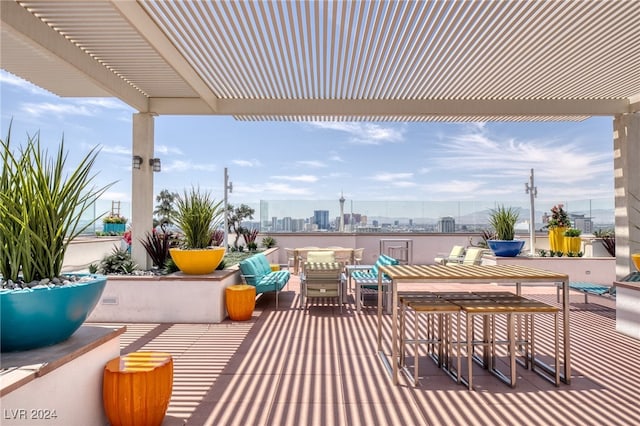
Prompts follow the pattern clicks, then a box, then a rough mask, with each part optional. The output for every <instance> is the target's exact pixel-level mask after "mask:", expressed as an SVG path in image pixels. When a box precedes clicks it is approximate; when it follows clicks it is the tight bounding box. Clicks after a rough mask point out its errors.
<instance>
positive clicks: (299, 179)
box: [271, 175, 318, 183]
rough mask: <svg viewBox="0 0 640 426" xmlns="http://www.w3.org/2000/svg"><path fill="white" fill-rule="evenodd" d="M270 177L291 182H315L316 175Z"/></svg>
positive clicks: (316, 179)
mask: <svg viewBox="0 0 640 426" xmlns="http://www.w3.org/2000/svg"><path fill="white" fill-rule="evenodd" d="M271 179H276V180H288V181H291V182H309V183H313V182H317V181H318V177H317V176H313V175H298V176H271Z"/></svg>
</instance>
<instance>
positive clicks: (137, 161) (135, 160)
mask: <svg viewBox="0 0 640 426" xmlns="http://www.w3.org/2000/svg"><path fill="white" fill-rule="evenodd" d="M140 166H142V157H140V156H139V155H134V156H133V168H134V169H139V168H140Z"/></svg>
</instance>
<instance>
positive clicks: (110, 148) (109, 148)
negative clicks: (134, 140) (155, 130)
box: [100, 145, 131, 155]
mask: <svg viewBox="0 0 640 426" xmlns="http://www.w3.org/2000/svg"><path fill="white" fill-rule="evenodd" d="M100 152H101V153H103V154H117V155H131V148H127V147H125V146H122V145H102V146H101V149H100Z"/></svg>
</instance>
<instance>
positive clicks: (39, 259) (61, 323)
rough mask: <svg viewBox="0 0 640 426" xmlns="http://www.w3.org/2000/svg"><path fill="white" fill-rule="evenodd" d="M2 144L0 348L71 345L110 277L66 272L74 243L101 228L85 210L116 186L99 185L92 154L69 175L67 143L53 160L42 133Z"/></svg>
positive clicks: (93, 154) (8, 139)
mask: <svg viewBox="0 0 640 426" xmlns="http://www.w3.org/2000/svg"><path fill="white" fill-rule="evenodd" d="M10 138H11V130H10V129H9V135H8V136H7V138H6V141H4V140H2V141H0V142H1V144H2V158H1V160H0V161H2V164H3V168H2V173H1V175H0V275H1V277H0V314H1V318H0V324H1V330H0V338H1V342H0V346H1V349H2V351H3V352H8V351H19V350H28V349H35V348H38V347H42V346H49V345H53V344H56V343H59V342H62V341H64V340H66V339H68V338H69V337H70V336H71V335H72V334H73V333H74V332H75V331H76V330H77V329H78V328H79V327H80V326H81V325H82V323H83V322H84V321H85V319H86V318H87V315H88V314H89V313H90V312H91V310H92V309H93V308H94V307H95V305H96V303H97V302H98V300H99V298H100V295H101V294H102V291H103V290H104V287H105V284H106V277H104V276H101V275H93V274H65V275H63V274H62V273H61V272H62V264H63V260H64V256H65V252H66V250H67V247H68V246H69V244H70V243H71V242H72V241H73V240H74V239H75V238H76V237H77V236H78V235H80V234H81V233H83V232H84V231H85V230H86V229H88V228H89V227H90V226H92V225H93V223H95V219H94V220H92V221H86V214H85V213H86V212H87V211H89V210H90V209H92V208H93V203H94V201H95V199H96V198H98V197H99V196H101V195H102V194H103V193H104V192H105V191H106V190H107V189H108V188H109V187H110V186H111V184H110V185H107V186H104V187H101V188H95V187H93V183H94V182H93V180H94V177H95V175H92V174H91V169H92V166H93V164H94V163H95V161H96V157H97V155H98V152H99V151H98V150H97V149H96V148H94V149H92V150H91V151H90V152H89V153H88V154H87V155H86V156H85V157H84V158H83V159H82V160H81V161H80V163H79V164H78V166H77V167H76V168H75V169H72V170H69V168H68V167H67V164H66V160H67V154H66V153H65V151H64V141H63V142H62V143H61V144H60V146H59V149H58V151H57V153H56V154H55V155H51V156H50V155H49V154H48V153H47V151H46V150H43V149H42V148H41V146H40V140H39V134H37V135H36V136H35V137H31V136H29V137H28V140H27V143H26V144H25V146H23V147H21V148H20V149H19V150H18V151H16V152H13V151H12V149H11V146H10Z"/></svg>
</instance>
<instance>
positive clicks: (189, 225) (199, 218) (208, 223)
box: [173, 188, 224, 249]
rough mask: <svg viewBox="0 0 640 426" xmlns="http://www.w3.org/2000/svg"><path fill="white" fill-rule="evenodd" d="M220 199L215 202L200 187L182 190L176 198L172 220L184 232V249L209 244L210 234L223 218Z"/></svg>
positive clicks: (200, 247)
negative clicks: (182, 192)
mask: <svg viewBox="0 0 640 426" xmlns="http://www.w3.org/2000/svg"><path fill="white" fill-rule="evenodd" d="M223 213H224V209H223V208H222V201H218V202H216V201H215V199H213V198H211V194H209V193H208V192H201V191H200V188H191V190H190V191H189V192H187V191H186V190H185V191H184V194H183V196H179V197H178V198H177V199H176V212H175V215H174V218H173V219H174V222H175V224H176V225H178V227H179V228H180V229H181V230H182V233H183V234H184V241H183V243H184V248H185V249H204V248H207V247H209V246H210V244H211V235H212V234H213V232H214V230H215V229H216V228H218V227H219V225H220V223H221V220H222V219H223V217H224V216H223Z"/></svg>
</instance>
